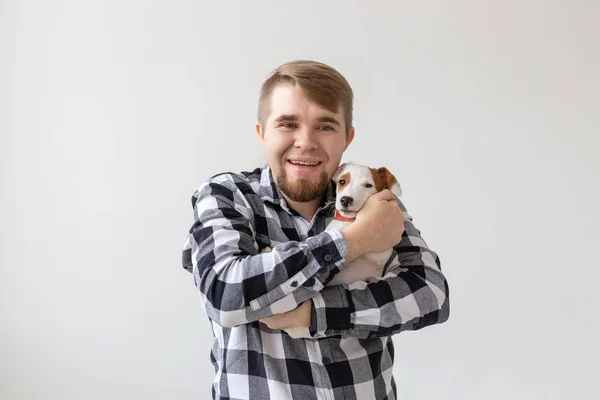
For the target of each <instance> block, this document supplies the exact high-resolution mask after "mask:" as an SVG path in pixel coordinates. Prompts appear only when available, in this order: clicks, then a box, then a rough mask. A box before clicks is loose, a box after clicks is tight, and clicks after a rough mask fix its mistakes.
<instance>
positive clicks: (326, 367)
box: [183, 61, 449, 400]
mask: <svg viewBox="0 0 600 400" xmlns="http://www.w3.org/2000/svg"><path fill="white" fill-rule="evenodd" d="M352 104H353V93H352V89H351V88H350V86H349V84H348V82H347V81H346V79H344V77H343V76H342V75H340V74H339V73H338V72H337V71H336V70H335V69H333V68H331V67H329V66H327V65H324V64H321V63H317V62H312V61H295V62H290V63H286V64H284V65H282V66H280V67H279V68H278V69H277V70H276V71H275V72H274V73H273V74H272V75H271V76H270V77H269V78H268V79H267V80H266V81H265V82H264V84H263V86H262V89H261V96H260V100H259V110H258V123H257V125H256V132H257V134H258V137H259V139H260V140H261V142H262V143H263V145H264V147H265V150H266V155H267V160H268V165H266V166H265V167H263V168H257V169H255V170H254V171H252V172H242V173H223V174H219V175H217V176H214V177H212V178H210V179H208V180H207V181H206V182H204V183H202V184H201V185H200V187H199V188H198V190H197V191H196V192H195V193H194V195H193V198H192V205H193V210H194V224H193V226H192V227H191V229H190V234H189V236H188V239H187V241H186V243H185V246H184V250H183V266H184V268H186V269H187V270H188V271H190V272H192V273H193V276H194V282H195V285H196V287H197V288H198V290H199V293H200V298H201V301H202V306H203V308H204V309H205V311H206V312H207V314H208V316H209V318H210V321H211V324H212V327H213V333H214V336H215V340H214V343H213V347H212V353H211V360H212V362H213V365H214V367H215V370H216V376H215V379H214V384H213V393H212V394H213V398H215V399H253V400H262V399H278V400H279V399H301V400H310V399H329V400H332V399H365V400H367V399H368V400H373V399H396V385H395V382H394V379H393V376H392V368H393V362H394V347H393V342H392V335H394V334H396V333H398V332H401V331H405V330H417V329H421V328H423V327H426V326H429V325H433V324H438V323H442V322H444V321H446V320H447V319H448V316H449V299H448V285H447V282H446V279H445V277H444V275H443V274H442V272H441V267H440V261H439V258H438V256H437V255H436V254H435V253H434V252H433V251H431V250H430V249H428V247H427V245H426V244H425V242H424V241H423V239H422V238H421V236H420V232H419V231H418V230H417V229H416V228H415V227H414V226H413V224H412V222H411V219H410V218H407V219H406V220H405V219H404V213H403V209H404V206H403V205H402V203H400V201H399V200H398V199H397V198H396V197H395V196H394V194H392V193H391V192H390V191H389V190H384V191H382V192H380V193H377V194H376V195H373V196H371V197H370V198H369V200H368V201H367V203H366V204H365V206H364V208H363V209H361V211H360V212H359V213H358V214H357V215H356V221H355V222H354V223H353V224H351V225H350V226H349V227H348V228H344V229H342V230H333V231H327V232H325V231H324V229H325V227H326V226H327V224H328V223H329V221H330V220H331V218H332V217H333V213H334V201H335V184H334V183H333V182H332V181H331V177H332V176H333V174H334V172H335V171H336V169H337V167H338V165H339V163H340V161H341V158H342V154H343V152H344V150H345V149H346V148H347V147H348V145H350V143H351V142H352V139H353V138H354V129H353V128H352ZM391 247H393V248H394V252H393V256H392V258H391V261H390V262H389V265H388V266H387V268H386V270H385V276H384V277H383V279H381V280H378V281H374V282H371V283H368V284H367V283H366V282H359V283H357V284H352V285H343V286H332V287H325V285H326V284H327V282H329V281H330V280H331V279H332V278H333V277H334V276H335V274H336V273H338V272H339V271H341V270H343V269H344V268H345V266H346V263H348V262H350V261H351V260H353V259H354V258H357V257H359V256H361V255H362V254H365V253H368V252H375V251H382V250H385V249H388V248H391ZM266 248H270V250H269V251H266V252H265V251H263V250H265V249H266ZM267 250H268V249H267ZM292 326H304V327H309V328H310V332H311V335H312V339H292V338H291V337H290V336H289V335H287V334H286V333H285V332H284V331H282V329H285V328H288V327H292Z"/></svg>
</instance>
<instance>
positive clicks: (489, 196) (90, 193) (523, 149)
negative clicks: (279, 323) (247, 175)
mask: <svg viewBox="0 0 600 400" xmlns="http://www.w3.org/2000/svg"><path fill="white" fill-rule="evenodd" d="M0 4H1V6H0V7H1V9H0V38H1V46H2V47H1V52H0V56H1V60H2V63H1V68H2V71H1V75H0V76H1V81H0V85H1V86H0V100H1V103H0V113H1V114H0V132H1V142H0V157H1V158H0V162H1V164H0V166H1V179H2V180H1V183H2V186H1V188H2V191H1V192H0V202H1V204H0V232H1V237H0V238H1V242H0V266H1V268H0V398H2V399H86V400H92V399H130V398H136V399H138V398H139V399H142V398H143V399H208V398H209V397H210V386H211V381H212V378H213V375H214V371H213V369H212V366H211V364H210V361H209V351H210V346H211V339H212V334H211V331H210V329H209V325H208V323H207V319H206V315H205V314H204V313H203V311H202V310H201V307H200V303H199V301H198V298H197V295H196V292H195V287H194V284H193V280H192V276H191V275H190V274H189V273H188V272H186V271H184V270H183V269H182V267H181V264H180V259H181V248H182V246H183V243H184V240H185V237H186V234H187V231H188V229H189V228H190V226H191V224H192V208H191V202H190V199H191V195H192V193H193V191H194V189H195V188H196V187H197V186H198V185H199V184H200V182H201V181H202V180H203V179H205V178H207V177H208V176H210V175H213V174H215V173H217V172H221V171H224V170H231V171H239V170H248V169H252V168H254V167H256V166H259V165H262V164H263V163H264V161H265V158H264V154H263V150H262V147H261V146H260V143H259V141H258V139H257V137H256V135H255V133H254V124H255V114H256V104H257V99H258V91H259V88H260V84H261V83H262V81H263V80H264V79H265V78H266V77H267V75H268V74H269V72H271V70H273V69H274V68H276V67H277V66H278V65H279V64H281V63H283V62H285V61H288V60H292V59H315V60H319V61H322V62H326V63H328V64H330V65H332V66H334V67H335V68H337V69H338V70H339V71H340V72H342V73H343V74H344V75H345V76H346V77H347V78H348V80H349V81H350V83H351V84H352V86H353V88H354V90H355V95H356V103H355V109H356V112H355V126H356V130H357V135H356V139H355V141H354V143H353V144H352V145H351V146H350V148H349V149H348V151H347V153H346V155H345V157H344V159H345V160H354V161H358V162H361V163H365V164H370V165H373V166H387V167H388V168H389V169H390V170H391V171H392V172H393V173H394V174H395V175H396V176H397V177H398V178H399V180H400V182H401V184H402V185H403V189H404V193H405V194H404V197H403V200H404V202H405V204H406V205H407V207H408V208H409V212H410V213H411V214H412V215H413V217H414V222H415V224H416V226H417V227H418V228H419V229H421V231H422V234H423V236H424V238H425V239H426V241H427V242H428V244H429V245H430V246H431V247H432V248H433V249H434V250H436V251H437V252H438V253H439V254H440V257H441V260H442V263H443V270H444V271H445V273H446V274H447V277H448V281H449V284H450V293H451V316H450V320H449V321H448V322H447V323H446V324H443V325H439V326H434V327H429V328H426V329H424V330H422V331H419V332H406V333H402V334H400V335H398V336H396V337H395V343H396V367H395V376H396V378H397V382H398V391H399V395H400V398H401V399H435V398H444V399H461V400H464V399H505V398H511V399H566V398H572V399H597V398H599V397H598V396H599V389H598V385H597V379H598V376H599V374H600V368H599V366H598V359H599V357H600V351H599V345H598V338H599V337H600V329H599V323H598V318H599V317H600V313H599V312H598V305H599V300H598V280H599V278H600V272H599V269H600V262H599V257H598V254H597V248H598V245H600V233H599V232H600V213H599V211H598V207H599V206H600V187H599V186H600V161H599V157H598V152H599V150H600V139H599V138H598V135H599V134H600V111H599V105H600V84H599V82H600V79H599V76H598V75H599V72H598V71H600V45H599V36H598V26H599V25H600V4H599V3H598V2H597V1H595V0H589V1H583V0H579V1H541V0H540V1H495V2H490V1H486V2H481V1H474V0H473V1H463V0H461V1H433V2H403V1H387V2H383V1H379V2H371V3H370V4H369V5H367V2H359V1H339V2H330V1H315V2H312V1H296V2H281V1H254V2H250V1H244V2H242V1H239V2H216V1H214V2H208V1H183V0H181V1H163V2H159V1H147V0H138V1H122V0H120V1H100V2H82V1H53V2H45V1H30V2H17V1H16V0H13V1H4V2H2V3H0ZM256 400H258V399H256Z"/></svg>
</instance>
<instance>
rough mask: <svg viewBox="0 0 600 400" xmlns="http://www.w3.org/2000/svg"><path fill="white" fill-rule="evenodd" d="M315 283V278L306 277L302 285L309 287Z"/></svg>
mask: <svg viewBox="0 0 600 400" xmlns="http://www.w3.org/2000/svg"><path fill="white" fill-rule="evenodd" d="M314 284H315V278H308V279H307V280H306V282H304V286H307V287H310V286H312V285H314Z"/></svg>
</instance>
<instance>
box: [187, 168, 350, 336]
mask: <svg viewBox="0 0 600 400" xmlns="http://www.w3.org/2000/svg"><path fill="white" fill-rule="evenodd" d="M192 205H193V210H194V224H193V225H192V227H191V229H190V231H189V235H188V237H187V240H186V242H185V244H184V248H183V257H182V262H183V267H184V268H185V269H186V270H188V271H189V272H191V273H192V274H193V277H194V283H195V285H196V287H197V288H198V291H199V295H200V298H201V303H202V306H203V308H204V309H205V311H206V312H207V314H208V316H209V318H211V319H212V320H213V321H215V322H216V323H217V324H219V325H221V326H224V327H234V326H238V325H241V324H246V323H250V322H253V321H256V320H258V319H261V318H265V317H268V316H271V315H274V314H279V313H283V312H287V311H291V310H293V309H295V308H296V307H297V306H298V305H299V304H301V303H302V302H303V301H305V300H307V299H309V298H311V297H313V296H314V295H315V293H317V292H319V291H320V290H322V289H323V287H324V286H323V283H324V282H327V281H328V280H329V279H330V278H331V277H332V276H333V275H335V274H336V273H337V272H338V271H339V270H340V268H343V267H344V265H345V264H344V259H343V256H342V254H345V252H346V250H347V248H346V243H345V241H344V240H343V237H342V236H341V234H340V233H339V231H334V232H322V233H320V234H318V235H316V236H313V237H311V238H308V239H307V240H306V241H302V242H300V241H290V242H287V243H282V244H279V245H277V246H274V247H273V248H272V249H271V250H270V251H269V252H261V250H262V249H259V245H258V243H257V241H256V234H257V232H256V230H255V220H254V211H253V210H252V208H251V207H250V204H249V203H248V199H247V198H246V197H245V196H244V194H243V192H242V190H240V188H239V187H238V185H236V182H233V181H230V180H227V179H221V180H218V181H217V180H209V181H207V182H205V183H203V184H202V185H201V186H200V187H199V188H198V190H197V191H196V192H195V193H194V195H193V196H192ZM267 218H268V217H267ZM269 223H270V222H269Z"/></svg>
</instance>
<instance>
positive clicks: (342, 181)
mask: <svg viewBox="0 0 600 400" xmlns="http://www.w3.org/2000/svg"><path fill="white" fill-rule="evenodd" d="M338 183H339V184H340V185H342V186H343V185H345V184H346V180H345V179H340V180H339V181H338Z"/></svg>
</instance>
